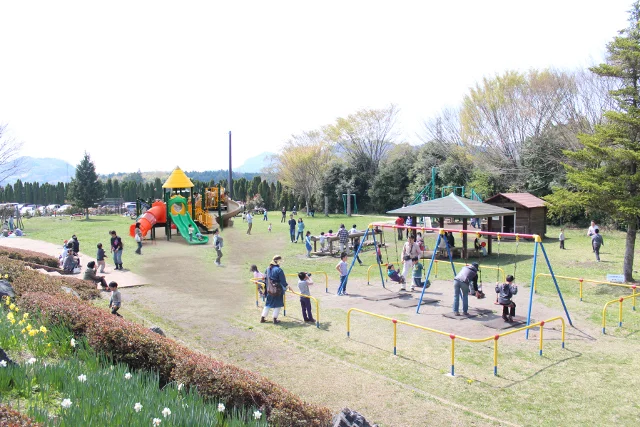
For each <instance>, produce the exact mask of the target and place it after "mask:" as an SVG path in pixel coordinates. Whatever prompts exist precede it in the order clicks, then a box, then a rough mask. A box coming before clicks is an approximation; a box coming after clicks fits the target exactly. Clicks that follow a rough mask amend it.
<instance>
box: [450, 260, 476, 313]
mask: <svg viewBox="0 0 640 427" xmlns="http://www.w3.org/2000/svg"><path fill="white" fill-rule="evenodd" d="M477 280H478V263H477V262H473V263H471V265H466V266H464V267H462V269H461V270H460V272H459V273H458V274H457V275H456V277H455V278H454V279H453V312H454V313H455V315H456V316H460V310H459V308H460V293H462V314H464V315H465V316H466V315H468V314H469V286H470V285H472V284H473V283H474V282H475V283H477Z"/></svg>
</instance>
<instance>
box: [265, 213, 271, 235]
mask: <svg viewBox="0 0 640 427" xmlns="http://www.w3.org/2000/svg"><path fill="white" fill-rule="evenodd" d="M264 212H265V214H266V213H267V211H264ZM269 233H271V223H269Z"/></svg>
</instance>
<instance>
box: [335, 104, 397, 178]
mask: <svg viewBox="0 0 640 427" xmlns="http://www.w3.org/2000/svg"><path fill="white" fill-rule="evenodd" d="M398 112H399V109H398V107H397V106H396V105H394V104H391V105H389V107H387V108H383V109H379V110H374V109H364V110H360V111H358V112H356V113H354V114H350V115H349V116H347V117H346V118H342V117H340V118H338V119H337V120H336V123H335V124H333V125H329V126H326V127H325V128H324V129H323V131H324V133H325V135H326V136H327V138H329V140H331V141H333V142H334V143H336V145H337V146H338V151H340V152H343V153H344V154H346V156H347V157H349V159H350V160H351V161H352V163H353V164H355V165H358V166H359V167H360V168H361V169H365V170H368V171H370V172H371V173H372V174H373V175H375V174H376V173H377V171H378V168H379V166H380V161H381V160H382V159H383V158H384V156H385V155H386V154H387V153H388V151H389V150H390V149H391V147H392V145H393V142H394V139H395V138H396V137H397V132H396V130H395V129H394V128H395V126H396V119H397V116H398Z"/></svg>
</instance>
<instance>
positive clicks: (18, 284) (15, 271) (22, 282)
mask: <svg viewBox="0 0 640 427" xmlns="http://www.w3.org/2000/svg"><path fill="white" fill-rule="evenodd" d="M0 274H1V275H2V278H5V276H7V279H8V280H9V281H10V282H11V285H12V286H13V289H14V291H15V292H16V295H17V296H20V295H22V294H23V293H24V292H28V291H31V292H46V293H49V294H55V293H60V292H61V289H60V288H61V287H63V286H64V287H68V288H71V289H73V290H74V291H76V292H77V293H78V295H80V298H82V299H93V298H96V297H98V296H99V295H100V292H99V291H98V290H97V289H96V285H95V283H92V282H87V281H85V280H80V279H76V278H75V277H66V276H59V277H56V276H48V275H46V274H42V273H40V272H38V271H34V270H29V269H25V267H24V264H23V263H22V261H17V260H14V259H9V258H8V257H6V256H0Z"/></svg>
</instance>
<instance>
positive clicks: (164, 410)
mask: <svg viewBox="0 0 640 427" xmlns="http://www.w3.org/2000/svg"><path fill="white" fill-rule="evenodd" d="M169 415H171V409H169V408H164V409H163V410H162V416H163V417H165V418H167V417H168V416H169Z"/></svg>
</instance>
